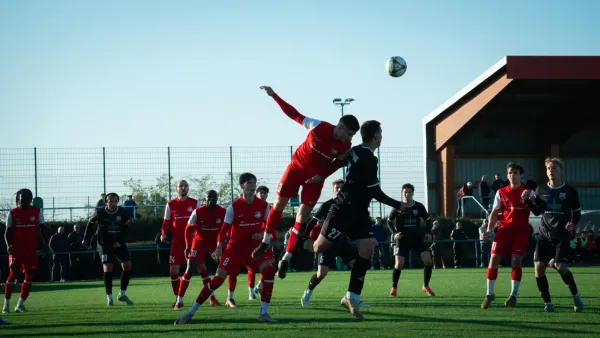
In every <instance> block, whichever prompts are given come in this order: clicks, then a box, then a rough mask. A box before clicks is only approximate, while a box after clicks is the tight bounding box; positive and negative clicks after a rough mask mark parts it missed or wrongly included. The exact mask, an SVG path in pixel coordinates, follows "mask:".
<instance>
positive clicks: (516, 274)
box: [510, 268, 523, 282]
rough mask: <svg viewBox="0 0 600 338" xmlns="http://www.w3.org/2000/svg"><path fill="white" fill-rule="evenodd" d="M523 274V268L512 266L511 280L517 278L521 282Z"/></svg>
mask: <svg viewBox="0 0 600 338" xmlns="http://www.w3.org/2000/svg"><path fill="white" fill-rule="evenodd" d="M521 276H523V269H521V268H512V273H511V274H510V280H516V281H518V282H520V281H521Z"/></svg>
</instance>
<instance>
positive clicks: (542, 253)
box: [533, 237, 571, 264]
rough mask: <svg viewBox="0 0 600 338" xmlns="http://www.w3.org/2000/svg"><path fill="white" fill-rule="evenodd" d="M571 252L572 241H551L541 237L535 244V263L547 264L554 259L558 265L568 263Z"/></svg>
mask: <svg viewBox="0 0 600 338" xmlns="http://www.w3.org/2000/svg"><path fill="white" fill-rule="evenodd" d="M570 251H571V241H570V240H569V239H562V240H551V239H549V238H544V237H539V238H538V239H537V241H536V244H535V253H534V254H533V261H534V262H541V263H544V264H547V263H548V262H550V261H551V260H552V258H554V261H555V262H556V263H558V262H562V263H565V262H567V257H568V256H569V252H570Z"/></svg>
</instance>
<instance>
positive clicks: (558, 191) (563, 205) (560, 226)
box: [524, 158, 583, 312]
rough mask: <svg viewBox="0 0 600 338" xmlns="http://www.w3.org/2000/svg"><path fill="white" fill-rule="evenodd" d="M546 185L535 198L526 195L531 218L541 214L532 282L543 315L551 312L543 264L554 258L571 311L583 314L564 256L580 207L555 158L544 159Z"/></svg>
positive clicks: (552, 309) (580, 300)
mask: <svg viewBox="0 0 600 338" xmlns="http://www.w3.org/2000/svg"><path fill="white" fill-rule="evenodd" d="M545 165H546V175H547V176H548V184H544V185H540V186H539V187H537V189H536V191H535V197H533V196H529V194H526V195H525V196H524V198H525V202H526V203H527V205H528V206H529V208H530V209H531V211H532V212H533V214H534V215H536V216H538V215H540V214H541V215H542V220H541V228H540V232H539V234H538V238H537V243H536V246H535V254H534V261H535V279H536V282H537V286H538V289H539V290H540V294H541V295H542V298H543V299H544V303H545V306H544V312H554V305H553V304H552V299H551V298H550V287H549V286H548V279H547V278H546V265H547V264H548V262H549V261H550V260H551V259H554V261H555V263H554V266H555V267H556V270H557V271H558V273H559V274H560V277H562V280H563V281H564V282H565V284H567V286H568V287H569V290H570V291H571V295H572V296H573V301H574V303H575V305H574V309H575V312H581V311H583V300H582V299H581V295H580V294H579V292H578V291H577V284H575V279H574V278H573V274H572V273H571V271H570V270H569V268H568V267H567V263H566V262H567V256H568V255H569V251H571V248H570V246H569V243H570V241H571V233H572V232H573V231H574V230H575V227H576V226H577V222H579V219H580V218H581V205H580V204H579V195H578V194H577V191H576V190H575V189H574V188H573V187H571V186H569V185H567V184H565V183H564V182H563V179H562V171H563V164H562V162H561V161H560V160H559V159H557V158H548V159H546V162H545Z"/></svg>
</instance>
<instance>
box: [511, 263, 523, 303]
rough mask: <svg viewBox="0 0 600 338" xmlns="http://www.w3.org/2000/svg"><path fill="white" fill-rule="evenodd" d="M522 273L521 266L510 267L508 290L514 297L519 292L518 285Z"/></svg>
mask: <svg viewBox="0 0 600 338" xmlns="http://www.w3.org/2000/svg"><path fill="white" fill-rule="evenodd" d="M522 275H523V270H522V269H521V268H512V273H511V274H510V281H511V285H512V288H511V290H510V295H511V296H513V297H516V296H517V294H518V293H519V285H521V276H522Z"/></svg>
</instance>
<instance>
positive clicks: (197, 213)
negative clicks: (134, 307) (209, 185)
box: [173, 190, 225, 311]
mask: <svg viewBox="0 0 600 338" xmlns="http://www.w3.org/2000/svg"><path fill="white" fill-rule="evenodd" d="M218 200H219V196H218V194H217V192H216V191H214V190H209V191H207V192H206V197H205V203H206V205H203V206H201V207H199V208H197V209H195V210H194V211H193V212H192V215H191V216H190V218H189V220H188V224H187V226H186V228H185V252H184V253H185V256H186V257H187V269H186V270H185V273H184V274H183V278H182V279H181V283H180V284H179V292H178V294H177V301H176V303H175V307H174V308H173V310H175V311H178V310H181V309H182V308H183V297H184V296H185V291H186V290H187V288H188V286H189V285H190V279H191V278H192V271H194V270H197V271H198V274H199V275H200V276H201V277H202V282H203V283H204V285H206V284H208V282H209V281H210V276H209V273H208V270H207V269H206V264H205V257H206V256H207V255H210V254H212V253H213V251H215V248H216V247H217V236H218V235H219V231H220V230H221V226H222V225H223V220H224V219H225V208H222V207H220V206H219V205H217V201H218ZM210 299H211V303H219V301H217V299H216V298H215V296H214V295H211V296H210Z"/></svg>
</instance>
